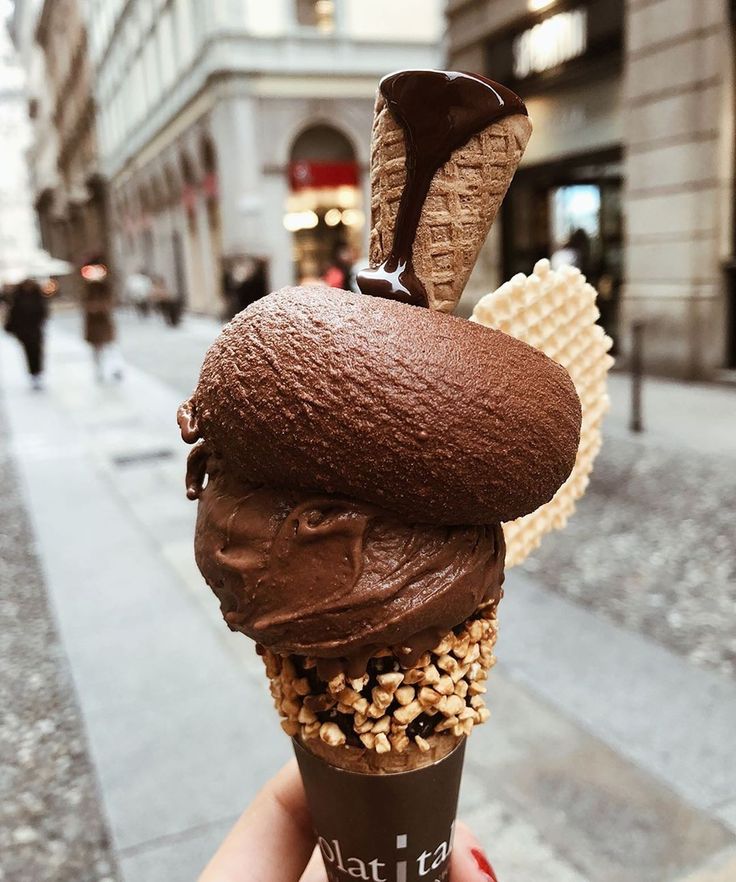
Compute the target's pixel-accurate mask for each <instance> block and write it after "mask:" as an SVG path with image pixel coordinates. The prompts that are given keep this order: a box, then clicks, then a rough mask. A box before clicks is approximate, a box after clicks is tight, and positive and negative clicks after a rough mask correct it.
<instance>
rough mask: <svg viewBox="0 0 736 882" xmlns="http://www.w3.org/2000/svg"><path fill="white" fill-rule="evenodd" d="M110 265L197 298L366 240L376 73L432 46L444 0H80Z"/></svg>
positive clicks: (310, 264) (291, 270) (433, 52)
mask: <svg viewBox="0 0 736 882" xmlns="http://www.w3.org/2000/svg"><path fill="white" fill-rule="evenodd" d="M86 14H87V23H88V31H89V34H90V56H91V61H92V65H93V68H94V71H95V77H96V85H97V107H98V118H99V134H100V146H101V154H102V167H103V171H104V174H105V176H106V178H107V179H108V182H109V186H110V197H111V203H110V204H111V224H112V239H113V243H114V251H115V256H116V261H117V264H118V266H120V267H121V268H122V269H123V270H124V272H128V273H130V272H134V271H137V270H141V269H142V270H144V271H146V272H147V273H149V274H156V275H160V276H162V277H163V278H164V279H165V280H166V281H167V283H168V284H169V286H170V287H171V288H172V289H174V290H175V291H176V293H177V294H178V295H179V296H180V297H181V298H182V299H183V300H184V301H185V303H186V305H187V306H188V307H189V308H190V309H192V310H194V311H199V312H206V313H211V314H219V313H221V312H222V311H223V309H224V306H225V304H224V302H223V294H222V287H223V285H222V279H223V272H224V271H225V270H226V269H227V268H228V266H229V265H231V264H232V263H233V262H234V261H240V260H243V259H244V258H245V259H246V260H247V259H253V258H255V259H260V260H263V261H265V262H266V264H267V267H268V275H269V278H270V284H271V287H272V288H277V287H279V286H282V285H286V284H291V283H293V282H294V281H296V280H298V279H300V278H310V277H313V276H315V275H319V273H320V272H321V271H322V270H323V269H324V265H325V263H326V261H327V260H329V256H330V253H331V251H332V250H333V249H334V248H335V247H336V246H338V245H339V244H340V243H343V242H345V243H348V244H351V245H352V246H353V247H354V250H355V251H356V252H359V251H362V252H364V251H365V243H366V239H367V230H366V227H367V217H366V214H367V206H368V204H369V200H368V187H369V182H368V164H369V143H370V130H371V121H372V114H373V103H374V95H375V89H376V83H377V80H378V78H379V77H380V76H382V75H384V74H385V73H387V72H389V71H391V70H394V69H396V68H399V67H409V66H416V67H432V66H436V64H437V63H438V61H439V58H440V54H439V47H438V42H439V38H440V34H441V30H442V27H443V18H442V6H441V2H440V0H402V3H401V4H396V3H395V2H393V0H374V2H372V3H370V4H367V3H365V2H362V0H269V2H268V3H256V2H253V0H214V2H211V3H210V2H208V3H200V2H198V0H127V2H123V0H87V2H86Z"/></svg>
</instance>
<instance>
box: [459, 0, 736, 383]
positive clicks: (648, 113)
mask: <svg viewBox="0 0 736 882" xmlns="http://www.w3.org/2000/svg"><path fill="white" fill-rule="evenodd" d="M732 6H733V4H730V3H729V2H728V0H698V2H697V3H693V2H691V0H449V3H448V9H447V18H448V40H447V46H448V56H449V57H448V64H449V66H451V67H456V68H460V69H466V70H476V71H480V72H485V73H486V74H487V75H489V76H491V77H493V78H495V79H498V80H500V81H502V82H504V83H506V84H508V85H510V86H512V87H513V88H515V89H516V90H517V91H518V92H519V93H520V94H521V95H522V96H523V97H524V98H525V99H526V101H527V103H528V107H529V111H530V114H531V116H532V118H533V121H534V123H535V133H534V135H533V136H532V140H531V141H530V144H529V148H528V151H527V154H526V156H525V158H524V161H523V164H522V167H521V169H520V171H519V173H518V175H517V177H516V179H515V181H514V183H513V184H512V187H511V191H510V193H509V196H508V198H507V202H506V204H505V206H504V210H503V214H502V218H501V220H500V223H498V225H497V229H496V230H495V231H494V233H493V234H492V236H491V238H490V240H489V242H488V243H487V245H486V248H485V250H484V254H483V260H482V261H481V263H480V265H479V267H478V272H477V273H476V275H475V277H474V278H473V280H472V285H471V286H470V288H469V290H468V296H467V298H466V309H468V308H470V306H471V304H472V301H473V299H474V298H477V296H478V295H479V294H481V293H483V292H484V291H485V290H488V289H490V288H492V287H494V286H495V285H496V284H497V283H498V282H499V281H501V280H503V279H505V278H508V277H509V276H510V275H511V274H513V273H515V272H518V271H526V272H528V271H529V269H530V268H531V266H532V265H533V263H534V261H535V260H536V259H537V258H539V257H541V256H545V255H549V254H551V253H553V252H554V251H557V250H560V249H562V248H564V247H565V246H569V245H571V242H570V240H571V237H572V238H573V242H572V247H573V249H574V251H575V253H576V254H579V255H580V258H579V259H580V261H581V263H582V264H583V269H584V271H585V272H586V274H588V275H589V277H590V278H591V280H592V281H593V282H594V283H595V284H596V285H597V286H598V287H599V291H600V300H599V303H600V308H601V312H602V321H603V323H604V325H605V326H606V328H607V329H608V330H609V332H610V333H611V334H612V336H613V337H614V338H615V339H616V341H617V344H618V346H619V352H620V353H621V354H622V355H623V356H624V359H625V356H626V354H627V353H628V351H629V349H630V338H631V329H632V325H633V324H634V323H635V322H640V321H643V322H644V323H645V324H644V331H643V336H644V345H645V363H646V365H647V366H648V367H649V368H650V369H652V370H656V371H658V372H661V373H665V374H671V375H674V376H682V377H688V378H712V377H714V376H716V375H717V374H718V373H719V371H720V370H722V369H723V368H728V367H730V368H734V367H736V300H735V299H734V288H733V287H732V286H731V284H730V280H729V273H728V272H727V267H728V265H729V262H731V261H732V256H733V253H734V252H733V248H734V244H733V239H734V235H733V221H732V216H731V215H732V202H733V183H734V182H733V169H734V144H733V118H734V111H733V98H734V86H733V57H734V44H733V25H732V22H731V18H730V16H731V7H732ZM579 231H582V232H579ZM624 359H622V360H624Z"/></svg>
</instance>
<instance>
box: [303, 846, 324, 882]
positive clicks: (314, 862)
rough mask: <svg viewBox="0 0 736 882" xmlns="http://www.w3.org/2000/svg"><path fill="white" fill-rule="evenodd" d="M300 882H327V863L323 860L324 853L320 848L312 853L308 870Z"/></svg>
mask: <svg viewBox="0 0 736 882" xmlns="http://www.w3.org/2000/svg"><path fill="white" fill-rule="evenodd" d="M299 882H327V872H326V871H325V863H324V861H323V860H322V853H321V852H320V850H319V848H315V849H314V851H313V852H312V857H311V859H310V861H309V863H308V864H307V869H306V870H305V871H304V873H303V874H302V878H301V879H300V880H299Z"/></svg>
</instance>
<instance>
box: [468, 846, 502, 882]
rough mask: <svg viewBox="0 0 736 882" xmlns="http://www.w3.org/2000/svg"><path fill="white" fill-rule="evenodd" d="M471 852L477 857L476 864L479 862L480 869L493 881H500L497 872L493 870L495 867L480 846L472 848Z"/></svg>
mask: <svg viewBox="0 0 736 882" xmlns="http://www.w3.org/2000/svg"><path fill="white" fill-rule="evenodd" d="M470 853H471V854H472V855H473V857H474V858H475V862H476V864H478V869H479V870H480V871H481V872H482V873H485V875H486V876H488V878H489V879H490V880H491V882H498V879H496V874H495V873H494V872H493V867H492V866H491V865H490V864H489V863H488V858H487V857H486V856H485V855H484V854H483V852H482V851H481V850H480V849H479V848H473V849H471V851H470Z"/></svg>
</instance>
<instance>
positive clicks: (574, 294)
mask: <svg viewBox="0 0 736 882" xmlns="http://www.w3.org/2000/svg"><path fill="white" fill-rule="evenodd" d="M596 296H597V294H596V291H595V288H593V286H592V285H589V284H588V283H587V282H586V280H585V276H584V275H582V273H581V272H580V270H579V269H577V268H576V267H573V266H565V267H562V268H561V269H559V270H556V271H555V270H552V269H551V268H550V264H549V261H548V260H540V261H539V262H538V263H537V264H536V265H535V267H534V272H533V273H532V275H531V276H529V277H527V276H525V275H524V274H523V273H519V274H518V275H516V276H514V277H513V279H511V280H510V281H509V282H506V283H505V284H504V285H501V287H500V288H499V289H498V290H497V291H494V292H493V293H492V294H487V295H486V296H485V297H483V298H482V299H481V300H480V301H479V302H478V304H477V305H476V307H475V310H474V311H473V316H472V319H471V321H475V322H478V323H480V324H482V325H486V326H487V327H490V328H497V329H498V330H500V331H504V332H505V333H506V334H510V335H511V336H512V337H516V338H518V339H519V340H523V341H524V342H525V343H529V344H530V345H531V346H534V347H536V348H537V349H541V350H542V352H544V353H545V355H548V356H549V357H550V358H552V359H554V360H555V361H556V362H558V363H559V364H561V365H562V366H563V367H565V368H566V369H567V371H568V373H569V374H570V377H571V378H572V381H573V383H574V384H575V388H576V390H577V393H578V396H579V398H580V402H581V405H582V410H583V421H582V426H581V429H580V446H579V447H578V454H577V459H576V460H575V466H574V468H573V470H572V473H571V474H570V477H569V478H568V479H567V481H565V483H564V484H563V485H562V486H561V487H560V489H559V490H558V491H557V493H555V495H554V497H553V498H552V499H551V500H550V501H549V502H548V503H546V505H542V506H541V507H540V508H538V509H537V510H536V511H534V512H532V513H531V514H528V515H526V516H525V517H522V518H518V519H517V520H515V521H510V522H509V523H506V524H504V535H505V537H506V566H507V567H513V566H515V565H516V564H519V563H521V562H522V561H523V560H524V559H525V558H526V557H527V555H528V554H529V553H530V552H531V551H533V550H534V549H535V548H536V547H537V546H538V545H539V543H540V542H541V540H542V537H543V536H544V534H545V533H547V532H549V531H550V530H560V529H562V528H563V527H564V526H565V524H566V523H567V520H568V518H569V517H570V515H571V514H572V513H573V512H574V510H575V502H576V501H577V500H578V499H580V497H581V496H582V495H583V493H584V492H585V489H586V487H587V486H588V480H589V476H590V473H591V471H592V469H593V461H594V459H595V457H596V456H597V454H598V451H599V450H600V447H601V440H602V435H601V426H602V423H603V416H604V414H605V413H606V411H607V410H608V406H609V400H608V395H607V393H606V377H607V374H608V371H609V369H610V367H611V365H612V364H613V358H611V356H610V355H609V354H608V350H609V349H610V348H611V344H612V340H611V338H610V337H608V336H607V335H606V334H605V332H604V331H603V328H602V327H601V326H600V325H598V324H596V321H597V319H598V317H599V315H600V313H599V311H598V307H597V306H596V305H595V301H596Z"/></svg>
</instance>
